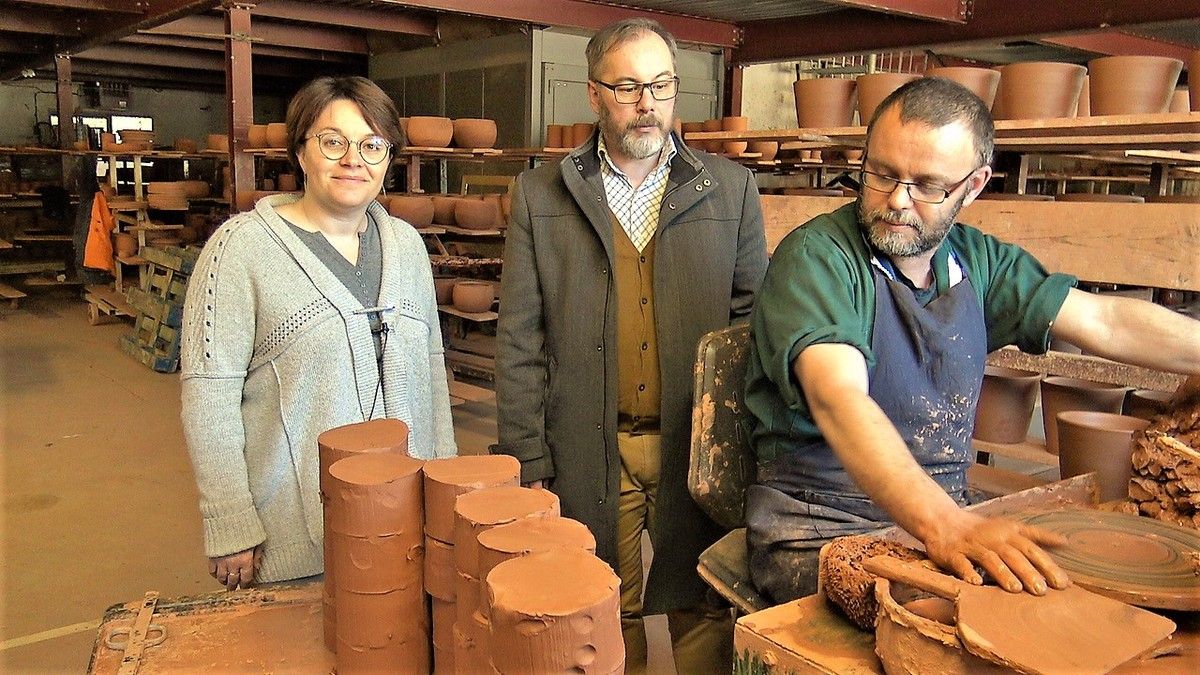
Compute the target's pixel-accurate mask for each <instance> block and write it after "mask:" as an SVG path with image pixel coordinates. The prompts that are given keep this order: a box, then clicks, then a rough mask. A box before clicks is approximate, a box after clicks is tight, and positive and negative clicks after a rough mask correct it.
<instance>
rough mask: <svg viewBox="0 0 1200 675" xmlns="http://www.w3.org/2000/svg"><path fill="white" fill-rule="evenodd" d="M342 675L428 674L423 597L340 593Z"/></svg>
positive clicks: (406, 593) (339, 665) (339, 659)
mask: <svg viewBox="0 0 1200 675" xmlns="http://www.w3.org/2000/svg"><path fill="white" fill-rule="evenodd" d="M336 601H337V606H338V612H339V614H340V616H341V617H342V620H341V621H339V622H338V626H337V672H338V673H379V672H402V673H428V672H429V660H430V653H429V652H430V640H429V635H430V633H429V619H428V616H427V611H428V610H427V609H426V608H425V597H424V594H422V593H420V592H419V589H418V591H417V592H415V593H414V592H413V591H411V590H402V591H392V592H391V593H354V592H351V591H346V590H342V589H338V591H337V595H336Z"/></svg>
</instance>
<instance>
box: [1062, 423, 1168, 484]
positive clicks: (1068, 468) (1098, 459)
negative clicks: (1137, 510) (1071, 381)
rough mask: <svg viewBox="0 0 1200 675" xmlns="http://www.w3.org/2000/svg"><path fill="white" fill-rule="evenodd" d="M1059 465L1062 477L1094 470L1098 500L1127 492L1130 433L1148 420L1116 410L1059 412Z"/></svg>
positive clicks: (1131, 458)
mask: <svg viewBox="0 0 1200 675" xmlns="http://www.w3.org/2000/svg"><path fill="white" fill-rule="evenodd" d="M1057 424H1058V467H1059V475H1060V476H1061V477H1062V478H1070V477H1072V476H1079V475H1082V474H1085V473H1092V472H1095V473H1096V478H1097V481H1096V482H1097V483H1098V484H1099V487H1100V501H1102V502H1108V501H1113V500H1117V499H1125V498H1126V497H1128V496H1129V479H1130V478H1132V477H1133V434H1134V432H1136V431H1141V430H1142V429H1145V428H1146V427H1147V426H1149V425H1150V422H1149V420H1144V419H1142V418H1140V417H1128V416H1125V415H1118V414H1115V413H1106V412H1092V411H1088V410H1068V411H1065V412H1060V413H1058V417H1057Z"/></svg>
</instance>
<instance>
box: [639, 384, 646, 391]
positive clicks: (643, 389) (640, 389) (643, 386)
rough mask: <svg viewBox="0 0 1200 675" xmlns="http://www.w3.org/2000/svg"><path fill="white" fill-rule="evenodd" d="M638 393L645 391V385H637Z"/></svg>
mask: <svg viewBox="0 0 1200 675" xmlns="http://www.w3.org/2000/svg"><path fill="white" fill-rule="evenodd" d="M638 391H646V385H644V384H639V385H638Z"/></svg>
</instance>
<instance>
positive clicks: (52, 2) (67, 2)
mask: <svg viewBox="0 0 1200 675" xmlns="http://www.w3.org/2000/svg"><path fill="white" fill-rule="evenodd" d="M19 4H22V5H32V6H34V7H47V8H53V9H76V10H83V11H87V12H111V13H113V14H141V13H142V11H143V9H142V8H141V7H139V5H141V4H142V3H140V2H130V1H129V0H19Z"/></svg>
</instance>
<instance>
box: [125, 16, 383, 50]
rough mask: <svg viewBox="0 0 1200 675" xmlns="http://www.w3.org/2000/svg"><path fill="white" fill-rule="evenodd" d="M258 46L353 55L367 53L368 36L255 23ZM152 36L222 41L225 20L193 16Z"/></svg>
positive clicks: (253, 36) (297, 26) (254, 32)
mask: <svg viewBox="0 0 1200 675" xmlns="http://www.w3.org/2000/svg"><path fill="white" fill-rule="evenodd" d="M251 31H252V32H251V36H252V38H253V39H252V41H253V42H254V43H255V44H268V45H277V46H281V47H295V46H298V45H303V46H304V47H305V48H307V49H315V50H321V51H329V52H345V53H350V54H364V55H365V54H367V53H368V48H367V36H366V33H364V32H362V31H346V30H337V29H334V28H326V27H319V28H318V27H313V26H299V25H290V24H282V23H271V22H268V21H258V22H255V24H254V25H253V27H252V28H251ZM143 33H149V34H151V35H175V36H181V37H211V38H223V37H224V36H225V35H226V33H225V24H224V21H223V20H222V19H221V18H219V17H215V16H207V15H194V16H185V17H183V18H181V19H176V20H175V21H172V22H170V23H167V24H163V25H161V26H156V27H154V28H150V29H147V30H145V31H143Z"/></svg>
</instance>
